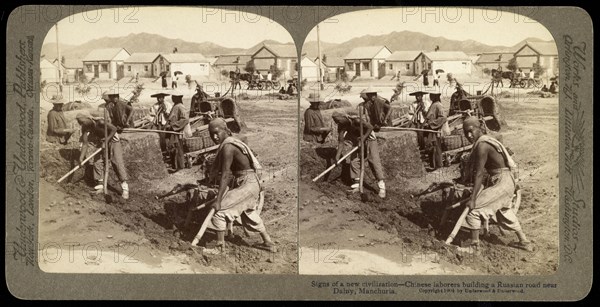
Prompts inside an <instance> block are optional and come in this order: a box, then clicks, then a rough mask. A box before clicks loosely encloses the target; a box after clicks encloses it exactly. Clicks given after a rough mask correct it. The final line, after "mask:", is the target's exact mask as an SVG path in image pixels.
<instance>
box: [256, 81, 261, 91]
mask: <svg viewBox="0 0 600 307" xmlns="http://www.w3.org/2000/svg"><path fill="white" fill-rule="evenodd" d="M256 88H257V89H259V90H262V89H263V84H262V83H261V82H258V83H257V84H256Z"/></svg>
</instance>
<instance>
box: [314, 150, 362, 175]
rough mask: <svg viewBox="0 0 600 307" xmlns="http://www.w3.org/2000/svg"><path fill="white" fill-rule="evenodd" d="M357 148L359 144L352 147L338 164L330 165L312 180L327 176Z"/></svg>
mask: <svg viewBox="0 0 600 307" xmlns="http://www.w3.org/2000/svg"><path fill="white" fill-rule="evenodd" d="M356 150H358V146H356V147H354V148H352V150H350V152H348V153H347V154H345V155H344V156H343V157H341V158H340V159H339V160H338V161H337V163H336V164H334V165H332V166H330V167H328V168H327V169H326V170H325V171H323V172H322V173H321V174H319V176H317V177H315V178H314V179H313V180H312V181H313V182H315V181H317V180H319V178H321V177H323V176H325V174H327V173H329V172H330V171H331V170H332V169H334V168H335V167H336V166H337V165H338V164H340V163H342V161H344V160H346V158H348V156H350V155H351V154H352V153H353V152H355V151H356Z"/></svg>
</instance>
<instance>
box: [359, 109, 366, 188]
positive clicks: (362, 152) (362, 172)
mask: <svg viewBox="0 0 600 307" xmlns="http://www.w3.org/2000/svg"><path fill="white" fill-rule="evenodd" d="M358 113H359V114H358V117H359V118H360V140H361V141H362V143H361V144H360V177H359V180H358V191H359V192H360V195H361V197H362V196H363V192H364V191H363V182H364V178H365V146H364V145H365V143H364V142H365V141H364V135H363V134H364V131H363V107H362V106H359V107H358Z"/></svg>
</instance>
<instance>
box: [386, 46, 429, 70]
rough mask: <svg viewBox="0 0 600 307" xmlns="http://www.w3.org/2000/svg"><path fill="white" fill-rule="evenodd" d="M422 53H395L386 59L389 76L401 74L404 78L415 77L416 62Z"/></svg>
mask: <svg viewBox="0 0 600 307" xmlns="http://www.w3.org/2000/svg"><path fill="white" fill-rule="evenodd" d="M420 54H421V51H410V50H408V51H394V53H392V54H391V55H390V56H389V57H387V58H386V59H385V65H386V69H387V74H391V75H396V74H398V72H400V75H402V76H415V75H416V74H417V72H416V71H415V60H416V59H417V57H418V56H419V55H420Z"/></svg>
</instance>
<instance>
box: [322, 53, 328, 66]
mask: <svg viewBox="0 0 600 307" xmlns="http://www.w3.org/2000/svg"><path fill="white" fill-rule="evenodd" d="M321 62H323V63H327V55H326V54H323V61H321ZM321 64H322V63H321Z"/></svg>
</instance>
